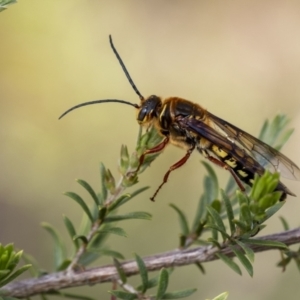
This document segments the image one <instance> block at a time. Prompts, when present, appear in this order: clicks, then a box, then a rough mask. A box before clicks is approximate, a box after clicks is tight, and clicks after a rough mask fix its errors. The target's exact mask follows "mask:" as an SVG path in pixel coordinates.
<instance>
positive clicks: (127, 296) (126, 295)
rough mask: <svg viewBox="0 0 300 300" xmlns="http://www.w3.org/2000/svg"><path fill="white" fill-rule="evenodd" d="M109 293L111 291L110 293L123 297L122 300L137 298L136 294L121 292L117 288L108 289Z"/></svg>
mask: <svg viewBox="0 0 300 300" xmlns="http://www.w3.org/2000/svg"><path fill="white" fill-rule="evenodd" d="M109 293H111V294H112V295H114V296H116V297H118V298H120V299H123V300H134V299H138V295H136V294H132V293H128V292H123V291H119V290H114V291H109Z"/></svg>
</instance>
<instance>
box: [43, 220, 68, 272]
mask: <svg viewBox="0 0 300 300" xmlns="http://www.w3.org/2000/svg"><path fill="white" fill-rule="evenodd" d="M41 225H42V227H43V228H44V229H46V230H47V231H48V232H49V233H50V235H51V236H52V238H53V241H54V264H55V267H56V268H58V267H59V266H60V265H61V264H62V262H63V261H64V260H65V259H66V249H65V245H64V243H63V242H62V238H61V237H60V235H59V234H58V232H57V231H56V230H55V229H54V227H53V226H52V225H50V224H49V223H46V222H43V223H42V224H41Z"/></svg>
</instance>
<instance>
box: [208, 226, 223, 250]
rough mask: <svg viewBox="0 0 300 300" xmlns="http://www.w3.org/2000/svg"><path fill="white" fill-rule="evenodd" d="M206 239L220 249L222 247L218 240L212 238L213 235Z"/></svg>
mask: <svg viewBox="0 0 300 300" xmlns="http://www.w3.org/2000/svg"><path fill="white" fill-rule="evenodd" d="M215 232H218V231H217V230H215ZM207 241H208V242H210V243H211V244H213V245H214V246H215V247H217V248H219V249H220V250H221V249H222V247H221V245H220V243H219V242H218V240H216V239H214V238H213V237H210V238H208V239H207Z"/></svg>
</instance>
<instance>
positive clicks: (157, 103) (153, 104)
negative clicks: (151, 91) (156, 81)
mask: <svg viewBox="0 0 300 300" xmlns="http://www.w3.org/2000/svg"><path fill="white" fill-rule="evenodd" d="M161 107H162V100H161V98H159V97H158V96H155V95H151V96H150V97H148V98H146V99H145V100H142V103H141V105H140V107H139V109H138V113H137V121H138V123H139V124H140V125H144V124H147V123H149V122H151V121H152V120H153V118H156V117H157V116H158V115H159V113H160V109H161Z"/></svg>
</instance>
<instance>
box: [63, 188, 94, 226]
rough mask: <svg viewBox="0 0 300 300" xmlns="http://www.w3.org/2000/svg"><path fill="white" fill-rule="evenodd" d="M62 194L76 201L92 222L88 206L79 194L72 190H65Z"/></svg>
mask: <svg viewBox="0 0 300 300" xmlns="http://www.w3.org/2000/svg"><path fill="white" fill-rule="evenodd" d="M64 195H66V196H68V197H70V198H71V199H73V200H74V201H75V202H77V203H78V204H79V205H80V206H81V208H82V209H83V211H84V212H85V213H86V215H87V216H88V218H89V219H90V221H91V223H93V222H94V220H93V216H92V213H91V212H90V210H89V208H88V206H87V205H86V203H85V202H84V201H83V199H82V198H81V197H80V196H79V195H77V194H76V193H73V192H66V193H64Z"/></svg>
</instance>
